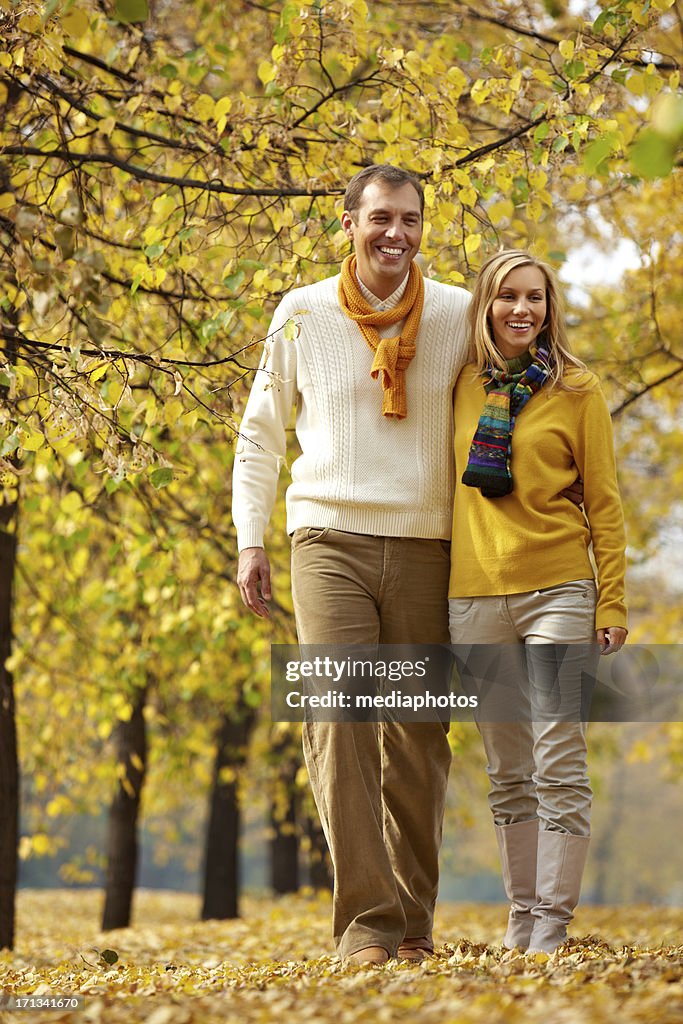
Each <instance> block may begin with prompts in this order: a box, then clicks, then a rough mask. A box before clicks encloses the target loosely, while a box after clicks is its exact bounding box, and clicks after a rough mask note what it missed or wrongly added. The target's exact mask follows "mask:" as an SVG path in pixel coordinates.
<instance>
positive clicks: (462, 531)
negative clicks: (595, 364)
mask: <svg viewBox="0 0 683 1024" xmlns="http://www.w3.org/2000/svg"><path fill="white" fill-rule="evenodd" d="M566 380H567V383H569V384H570V385H571V386H572V387H580V388H581V390H580V391H565V390H560V389H559V388H552V389H550V388H547V387H546V388H543V389H541V391H539V392H538V393H537V394H535V395H534V396H533V397H532V398H531V399H530V401H529V402H528V403H527V404H526V406H525V407H524V409H523V410H522V412H521V413H520V414H519V417H518V418H517V422H516V424H515V428H514V430H513V434H512V462H511V467H512V478H513V490H512V493H511V494H507V495H505V497H502V498H484V497H483V495H482V493H481V491H480V490H479V488H478V487H468V486H466V485H465V484H463V483H462V482H461V481H462V475H463V473H464V471H465V468H466V466H467V459H468V455H469V450H470V444H471V442H472V438H473V436H474V432H475V430H476V428H477V424H478V422H479V416H480V414H481V411H482V409H483V406H484V400H485V397H486V395H485V392H484V386H483V378H482V377H481V375H477V372H476V369H475V367H474V366H473V365H472V364H470V365H468V366H466V367H465V368H464V370H463V371H462V373H461V374H460V376H459V378H458V381H457V384H456V388H455V478H456V488H455V505H454V511H453V544H452V554H451V558H452V568H451V579H450V587H449V596H450V597H477V596H485V595H493V594H521V593H525V592H527V591H532V590H542V589H543V588H544V587H552V586H556V585H557V584H559V583H568V582H570V581H571V580H578V579H588V578H591V577H593V576H594V575H595V573H594V571H593V567H592V565H591V560H590V557H589V554H588V551H589V547H590V545H591V542H592V545H593V555H594V559H595V565H596V568H597V585H598V605H597V611H596V621H595V628H596V629H604V628H605V627H607V626H626V606H625V602H624V573H625V562H626V557H625V547H626V540H625V535H624V517H623V512H622V507H621V499H620V497H619V488H618V486H617V474H616V466H615V461H614V442H613V438H612V423H611V420H610V415H609V410H608V408H607V403H606V401H605V398H604V395H603V393H602V391H601V389H600V386H599V383H598V380H597V378H596V377H595V376H594V375H593V374H592V373H584V372H582V371H578V370H572V371H570V372H569V373H568V375H567V377H566ZM577 473H578V474H580V476H581V477H582V479H583V487H584V508H585V515H584V512H583V511H582V510H581V509H580V508H578V507H577V506H576V505H574V504H573V503H572V502H571V501H569V499H568V498H564V497H562V494H561V491H563V490H564V488H566V487H568V486H569V485H570V484H571V483H572V482H573V481H574V480H575V479H576V476H577Z"/></svg>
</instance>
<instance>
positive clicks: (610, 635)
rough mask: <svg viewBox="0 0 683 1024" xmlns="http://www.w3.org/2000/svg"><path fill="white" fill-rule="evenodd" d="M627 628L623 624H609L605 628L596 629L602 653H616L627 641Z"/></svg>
mask: <svg viewBox="0 0 683 1024" xmlns="http://www.w3.org/2000/svg"><path fill="white" fill-rule="evenodd" d="M627 633H628V630H627V629H624V627H623V626H607V627H606V628H605V629H598V630H596V631H595V635H596V637H597V641H598V644H599V645H600V654H616V652H617V651H620V650H621V648H622V647H623V646H624V644H625V643H626V635H627Z"/></svg>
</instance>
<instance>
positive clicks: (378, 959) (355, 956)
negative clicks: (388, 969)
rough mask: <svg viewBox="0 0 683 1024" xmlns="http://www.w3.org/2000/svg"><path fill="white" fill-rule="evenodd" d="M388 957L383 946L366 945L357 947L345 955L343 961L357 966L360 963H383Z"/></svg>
mask: <svg viewBox="0 0 683 1024" xmlns="http://www.w3.org/2000/svg"><path fill="white" fill-rule="evenodd" d="M388 959H389V954H388V953H387V951H386V949H385V948H384V946H366V947H365V949H358V950H356V952H355V953H351V954H350V955H349V956H347V957H345V958H344V963H345V964H355V966H356V967H358V966H360V965H361V964H385V963H386V962H387V960H388Z"/></svg>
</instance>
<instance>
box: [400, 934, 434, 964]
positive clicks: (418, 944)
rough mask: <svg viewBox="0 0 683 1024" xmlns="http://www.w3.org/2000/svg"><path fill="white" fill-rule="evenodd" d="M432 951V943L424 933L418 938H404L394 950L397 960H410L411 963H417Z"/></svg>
mask: <svg viewBox="0 0 683 1024" xmlns="http://www.w3.org/2000/svg"><path fill="white" fill-rule="evenodd" d="M433 952H434V944H433V943H432V941H431V939H428V938H427V936H426V935H422V936H420V938H418V939H408V938H405V939H404V940H403V942H402V943H401V945H400V946H399V947H398V950H397V951H396V956H397V957H398V959H399V960H410V961H411V962H412V963H419V962H420V961H421V960H425V959H426V958H427V957H428V956H431V955H432V954H433Z"/></svg>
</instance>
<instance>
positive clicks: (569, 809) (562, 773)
mask: <svg viewBox="0 0 683 1024" xmlns="http://www.w3.org/2000/svg"><path fill="white" fill-rule="evenodd" d="M595 600H596V594H595V583H594V582H593V580H577V581H574V582H571V583H563V584H560V585H559V586H555V587H548V588H546V589H545V590H537V591H531V592H528V593H523V594H513V595H507V596H500V597H473V598H470V597H467V598H451V600H450V601H449V619H450V631H451V642H452V643H454V644H458V645H462V644H487V645H494V644H495V645H508V644H509V645H514V646H512V647H511V648H510V651H509V653H507V651H505V650H503V657H502V658H501V664H502V668H501V670H500V671H501V682H502V684H503V689H504V687H505V684H506V683H507V684H508V685H509V686H513V685H522V686H524V685H526V684H528V683H529V677H530V676H532V677H533V682H534V683H535V685H536V686H537V687H540V692H541V694H542V695H545V697H546V698H547V706H548V707H552V706H553V705H552V698H553V696H555V697H558V696H559V695H557V694H555V695H553V692H552V689H553V686H555V687H557V686H561V687H562V688H563V689H564V691H565V693H564V704H565V706H569V705H570V704H571V700H570V698H571V697H572V695H576V694H578V692H579V690H580V687H581V679H582V673H587V674H588V673H590V672H591V670H592V669H593V668H594V667H595V664H596V661H597V657H598V652H597V648H595V647H593V648H592V649H591V648H589V645H591V644H594V642H595V628H594V623H595ZM565 644H566V645H569V647H568V648H567V649H566V650H563V658H562V667H561V670H560V671H559V672H558V671H557V666H556V664H555V660H554V658H553V647H552V646H550V645H565ZM571 645H575V653H574V654H572V650H571ZM549 663H552V664H549ZM544 674H546V675H547V679H548V682H547V685H544V678H543V677H544ZM568 695H569V699H568ZM556 703H558V706H559V703H560V702H559V701H556ZM574 706H575V705H574ZM516 707H517V709H518V708H519V704H517V705H516ZM533 717H534V716H533V715H531V716H530V717H529V718H527V719H525V720H510V721H485V720H483V719H482V720H480V721H478V722H477V727H478V729H479V732H480V733H481V736H482V739H483V741H484V748H485V750H486V756H487V759H488V766H487V772H488V775H489V779H490V782H491V789H490V792H489V805H490V807H491V811H492V813H493V818H494V822H495V824H496V825H511V824H513V823H515V822H519V821H526V820H528V819H531V818H534V817H538V818H539V827H540V828H541V830H548V831H555V832H569V833H571V834H572V835H579V836H587V835H589V834H590V808H591V798H592V793H591V787H590V782H589V779H588V768H587V754H586V723H585V722H584V721H580V720H579V719H578V718H577V717H576V716H574V720H573V721H571V720H570V721H552V720H547V719H548V718H549V717H550V716H549V714H543V716H542V718H543V720H537V721H534V720H533Z"/></svg>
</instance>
